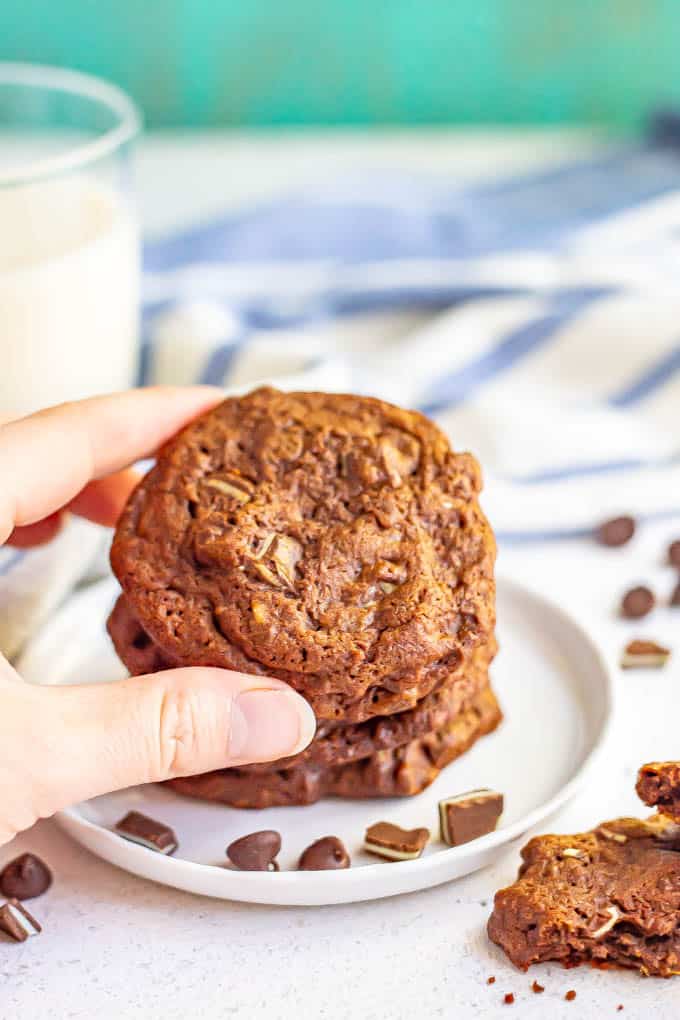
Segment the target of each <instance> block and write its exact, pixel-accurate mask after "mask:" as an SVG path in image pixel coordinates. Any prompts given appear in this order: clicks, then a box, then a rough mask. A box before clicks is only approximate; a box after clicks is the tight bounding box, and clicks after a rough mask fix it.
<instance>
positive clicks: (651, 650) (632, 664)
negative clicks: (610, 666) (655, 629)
mask: <svg viewBox="0 0 680 1020" xmlns="http://www.w3.org/2000/svg"><path fill="white" fill-rule="evenodd" d="M670 654H671V653H670V650H669V649H668V648H664V647H663V645H658V644H657V643H656V641H640V640H636V641H631V642H630V644H628V645H626V647H625V649H624V652H623V655H622V656H621V669H661V667H662V666H665V665H666V663H667V662H668V659H669V658H670Z"/></svg>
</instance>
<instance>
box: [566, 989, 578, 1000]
mask: <svg viewBox="0 0 680 1020" xmlns="http://www.w3.org/2000/svg"><path fill="white" fill-rule="evenodd" d="M564 997H565V999H566V1000H567V1002H573V1001H574V999H575V998H576V992H575V991H574V989H573V988H570V989H569V991H568V992H567V993H566V995H565V996H564Z"/></svg>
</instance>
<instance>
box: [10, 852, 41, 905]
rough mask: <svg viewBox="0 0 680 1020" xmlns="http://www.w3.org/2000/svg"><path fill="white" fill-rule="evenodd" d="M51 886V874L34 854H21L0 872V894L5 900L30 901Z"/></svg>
mask: <svg viewBox="0 0 680 1020" xmlns="http://www.w3.org/2000/svg"><path fill="white" fill-rule="evenodd" d="M51 885H52V872H51V871H50V869H49V868H48V867H47V865H46V864H45V862H44V861H41V860H40V858H39V857H36V856H35V855H34V854H21V856H20V857H15V858H14V860H13V861H10V862H9V864H6V865H5V867H4V868H3V869H2V872H0V892H1V893H2V895H3V896H6V897H7V899H17V900H32V899H33V898H34V896H42V894H43V893H44V892H45V891H46V890H47V889H49V887H50V886H51Z"/></svg>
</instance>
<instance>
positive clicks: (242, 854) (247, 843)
mask: <svg viewBox="0 0 680 1020" xmlns="http://www.w3.org/2000/svg"><path fill="white" fill-rule="evenodd" d="M280 849H281V834H280V833H279V832H276V831H275V830H274V829H263V830H262V831H261V832H251V833H250V834H249V835H248V836H241V838H240V839H235V840H234V842H233V843H230V844H229V846H228V847H227V857H228V858H229V860H230V861H231V863H232V864H235V865H236V867H237V868H238V869H239V870H240V871H278V870H279V866H278V864H277V863H276V861H275V860H274V858H275V857H276V855H277V854H278V852H279V850H280Z"/></svg>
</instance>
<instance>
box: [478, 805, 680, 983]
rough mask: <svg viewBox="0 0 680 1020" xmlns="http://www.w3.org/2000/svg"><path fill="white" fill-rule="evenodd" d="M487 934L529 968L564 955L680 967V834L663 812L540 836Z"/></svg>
mask: <svg viewBox="0 0 680 1020" xmlns="http://www.w3.org/2000/svg"><path fill="white" fill-rule="evenodd" d="M522 861H523V863H522V866H521V868H520V871H519V877H518V879H517V881H516V882H515V884H514V885H511V886H509V887H508V888H507V889H501V890H500V892H498V893H496V897H495V901H494V910H493V914H492V915H491V918H490V920H489V925H488V932H489V937H490V938H491V940H492V942H495V943H496V944H497V945H499V946H500V947H501V948H502V949H504V950H505V952H506V953H507V955H508V956H509V957H510V959H511V960H512V962H513V963H514V964H515V965H516V966H518V967H521V968H522V969H526V968H527V967H528V966H530V965H531V964H532V963H540V962H544V961H546V960H557V961H559V962H561V963H563V964H565V966H575V965H576V964H579V963H586V962H590V963H595V964H602V965H616V966H620V967H629V968H633V969H636V970H639V971H640V973H641V974H653V975H657V976H660V977H670V976H671V975H673V974H677V973H680V831H679V830H678V827H677V826H676V825H673V824H672V823H671V822H669V821H668V820H666V819H664V818H662V817H661V816H654V817H652V818H651V819H647V820H646V821H642V820H638V819H635V818H620V819H618V820H615V821H612V822H606V823H605V824H604V825H601V826H598V828H597V829H595V830H593V831H592V832H584V833H581V834H579V835H576V836H537V837H536V838H534V839H532V840H530V841H529V843H528V844H527V845H526V846H525V847H524V849H523V850H522Z"/></svg>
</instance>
